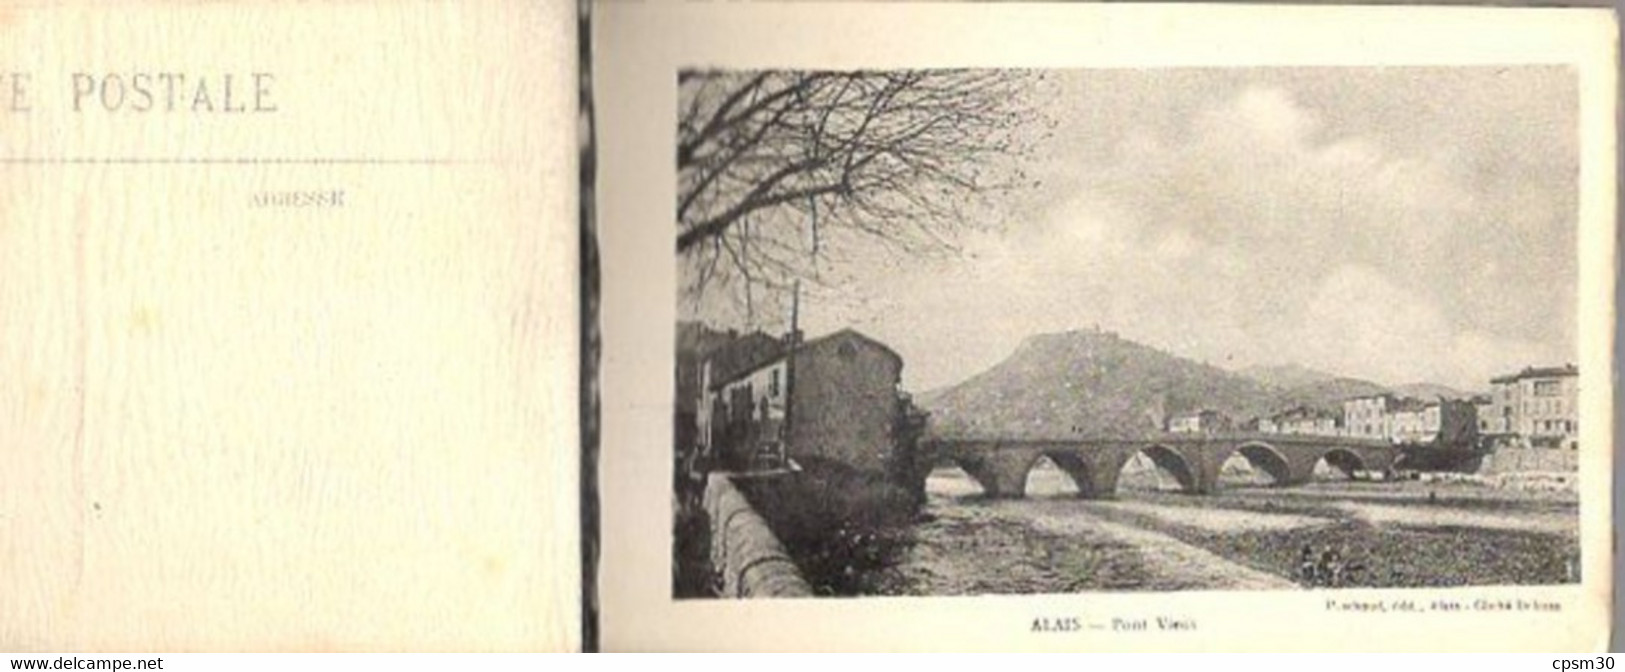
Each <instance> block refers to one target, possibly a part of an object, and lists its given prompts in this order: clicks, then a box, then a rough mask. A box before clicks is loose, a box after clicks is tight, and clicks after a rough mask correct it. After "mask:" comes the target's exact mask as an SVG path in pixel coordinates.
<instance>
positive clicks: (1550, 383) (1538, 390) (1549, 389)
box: [1535, 380, 1561, 397]
mask: <svg viewBox="0 0 1625 672" xmlns="http://www.w3.org/2000/svg"><path fill="white" fill-rule="evenodd" d="M1560 391H1561V389H1560V384H1559V383H1558V381H1555V380H1537V381H1535V396H1537V397H1555V396H1557V395H1558V393H1559V392H1560Z"/></svg>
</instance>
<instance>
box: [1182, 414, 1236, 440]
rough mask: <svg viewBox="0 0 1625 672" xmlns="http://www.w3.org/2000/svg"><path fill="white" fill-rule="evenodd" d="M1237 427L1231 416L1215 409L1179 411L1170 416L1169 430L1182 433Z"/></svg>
mask: <svg viewBox="0 0 1625 672" xmlns="http://www.w3.org/2000/svg"><path fill="white" fill-rule="evenodd" d="M1234 428H1235V423H1233V422H1231V420H1230V418H1229V416H1226V415H1225V414H1223V413H1220V412H1218V411H1215V410H1213V409H1206V408H1205V409H1202V410H1199V411H1191V412H1189V413H1177V414H1174V415H1172V416H1169V418H1168V431H1170V432H1174V433H1180V434H1195V433H1209V434H1211V433H1214V432H1226V431H1230V430H1231V429H1234Z"/></svg>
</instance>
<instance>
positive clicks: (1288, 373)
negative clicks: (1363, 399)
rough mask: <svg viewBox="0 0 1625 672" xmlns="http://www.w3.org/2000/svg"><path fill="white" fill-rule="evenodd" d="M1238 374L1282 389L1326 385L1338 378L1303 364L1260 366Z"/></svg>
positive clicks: (1248, 368) (1245, 369)
mask: <svg viewBox="0 0 1625 672" xmlns="http://www.w3.org/2000/svg"><path fill="white" fill-rule="evenodd" d="M1236 373H1239V374H1241V375H1243V376H1246V377H1248V378H1251V379H1253V380H1256V381H1258V382H1260V383H1263V384H1265V385H1269V386H1270V387H1276V388H1280V389H1290V388H1294V387H1303V386H1305V385H1314V384H1317V383H1325V382H1328V381H1331V380H1333V379H1336V378H1337V376H1336V375H1333V374H1330V373H1326V372H1325V371H1320V370H1317V369H1311V368H1309V367H1307V366H1303V365H1301V364H1274V365H1264V364H1259V365H1256V366H1249V367H1247V368H1244V369H1240V370H1238V371H1236Z"/></svg>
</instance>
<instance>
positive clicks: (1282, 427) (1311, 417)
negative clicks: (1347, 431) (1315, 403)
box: [1261, 406, 1342, 436]
mask: <svg viewBox="0 0 1625 672" xmlns="http://www.w3.org/2000/svg"><path fill="white" fill-rule="evenodd" d="M1261 424H1262V423H1261ZM1270 424H1273V425H1274V426H1275V430H1276V431H1275V433H1279V434H1306V435H1311V436H1337V435H1339V434H1340V433H1341V431H1342V428H1341V427H1340V425H1341V424H1342V418H1341V417H1339V415H1338V414H1337V413H1332V412H1330V411H1325V410H1321V409H1318V408H1310V407H1308V406H1298V407H1296V408H1292V409H1288V410H1286V411H1283V412H1281V413H1277V414H1276V415H1275V416H1274V417H1273V418H1271V419H1270Z"/></svg>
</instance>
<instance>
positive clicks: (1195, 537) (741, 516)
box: [594, 3, 1617, 651]
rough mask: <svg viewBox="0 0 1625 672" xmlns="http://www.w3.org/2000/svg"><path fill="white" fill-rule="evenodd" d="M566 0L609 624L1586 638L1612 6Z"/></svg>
mask: <svg viewBox="0 0 1625 672" xmlns="http://www.w3.org/2000/svg"><path fill="white" fill-rule="evenodd" d="M599 9H600V11H598V12H597V14H596V16H595V45H594V53H595V61H594V68H595V72H596V78H595V82H594V86H595V89H596V91H597V100H596V103H597V109H598V110H599V115H598V122H599V123H598V128H597V130H598V137H599V139H600V145H599V148H600V154H599V159H600V163H599V166H600V172H599V177H600V182H599V185H598V186H599V191H598V195H599V198H598V201H597V205H598V208H599V210H598V212H599V216H600V222H599V223H600V227H599V230H600V231H601V239H600V242H601V244H602V248H603V255H604V263H605V267H604V268H605V281H604V293H603V301H604V303H603V306H604V309H603V310H604V314H603V329H604V332H603V333H604V348H605V350H604V352H605V358H604V366H603V390H604V434H603V437H602V438H603V449H602V464H601V472H600V473H601V481H600V484H599V485H600V495H601V497H602V501H603V510H604V516H603V521H602V528H603V530H604V532H605V533H604V535H603V546H602V549H603V561H602V563H601V565H600V568H599V569H600V576H601V584H600V590H601V594H602V598H603V609H602V612H601V616H602V621H601V625H602V633H603V640H602V642H603V646H604V648H605V649H609V650H622V649H639V650H642V649H655V650H661V649H702V650H711V649H724V650H731V649H752V650H756V649H764V650H783V649H790V650H801V649H880V650H895V649H907V650H939V649H946V650H959V649H971V650H989V649H991V650H1009V649H1015V650H1095V651H1115V650H1159V651H1166V650H1176V651H1212V650H1233V649H1247V650H1327V649H1336V650H1475V649H1486V650H1570V649H1580V650H1592V649H1599V650H1600V649H1601V648H1603V647H1604V646H1605V644H1606V640H1607V633H1608V630H1609V627H1608V626H1609V622H1610V616H1609V610H1608V603H1609V595H1610V590H1611V586H1612V576H1611V570H1610V553H1611V551H1610V544H1611V539H1612V532H1611V530H1612V525H1611V520H1610V514H1609V492H1610V485H1611V483H1610V480H1611V476H1610V474H1611V455H1612V444H1611V439H1610V437H1611V436H1612V426H1611V413H1610V409H1611V408H1612V384H1611V381H1610V374H1609V372H1610V371H1612V366H1613V362H1612V355H1611V352H1610V347H1611V344H1612V328H1611V325H1612V324H1613V323H1614V319H1613V315H1614V313H1613V306H1612V303H1611V297H1612V296H1613V277H1614V269H1615V263H1616V261H1615V259H1614V256H1613V252H1612V251H1613V250H1614V249H1615V241H1614V228H1613V221H1614V208H1615V193H1614V187H1613V184H1614V156H1615V137H1614V130H1613V121H1614V118H1615V115H1614V105H1615V99H1616V95H1615V94H1616V91H1615V81H1616V72H1615V67H1616V66H1615V55H1616V51H1617V49H1616V45H1615V43H1614V34H1615V33H1614V31H1615V27H1614V23H1613V20H1612V16H1611V15H1610V14H1609V13H1607V12H1604V11H1590V10H1536V9H1474V8H1459V7H1458V8H1437V7H1434V8H1430V7H1365V8H1355V7H1283V6H1260V7H1246V6H1217V5H1212V6H1209V5H1186V6H1171V5H1158V6H1081V5H1062V4H1050V5H1040V4H995V5H988V4H980V3H967V4H916V3H898V4H876V3H837V4H812V3H752V4H717V3H606V4H605V5H603V6H602V7H600V8H599ZM674 224H675V229H676V230H675V231H673V228H674V226H673V225H674ZM668 375H669V376H671V377H668ZM734 598H752V599H734Z"/></svg>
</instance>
